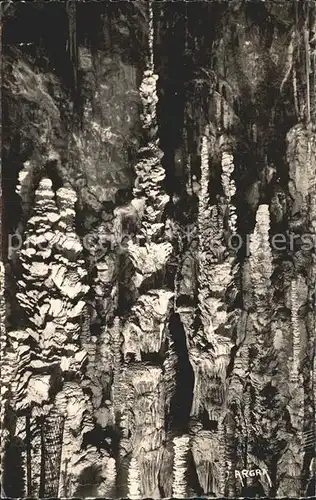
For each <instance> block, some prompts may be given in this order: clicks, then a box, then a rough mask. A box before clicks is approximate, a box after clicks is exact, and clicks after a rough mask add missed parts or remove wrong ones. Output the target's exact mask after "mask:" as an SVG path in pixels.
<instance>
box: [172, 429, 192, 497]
mask: <svg viewBox="0 0 316 500" xmlns="http://www.w3.org/2000/svg"><path fill="white" fill-rule="evenodd" d="M173 443H174V461H173V483H172V495H173V497H174V498H186V496H187V479H186V474H187V455H188V452H189V444H190V438H189V436H180V437H176V438H174V440H173Z"/></svg>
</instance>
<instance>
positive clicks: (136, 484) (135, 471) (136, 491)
mask: <svg viewBox="0 0 316 500" xmlns="http://www.w3.org/2000/svg"><path fill="white" fill-rule="evenodd" d="M127 481H128V497H129V498H131V500H139V499H140V498H142V496H141V494H140V480H139V465H138V463H137V459H136V458H134V457H132V459H131V461H130V464H129V467H128V480H127Z"/></svg>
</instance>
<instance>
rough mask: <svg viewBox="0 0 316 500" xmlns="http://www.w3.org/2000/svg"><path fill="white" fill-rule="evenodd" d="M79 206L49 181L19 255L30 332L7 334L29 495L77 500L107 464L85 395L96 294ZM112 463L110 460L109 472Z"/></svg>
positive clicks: (40, 191)
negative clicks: (83, 481)
mask: <svg viewBox="0 0 316 500" xmlns="http://www.w3.org/2000/svg"><path fill="white" fill-rule="evenodd" d="M76 199H77V198H76V195H75V193H74V191H73V190H72V189H70V188H60V189H59V190H58V191H57V192H56V202H55V194H54V192H53V189H52V182H51V180H50V179H48V178H43V179H42V180H41V181H40V184H39V187H38V189H37V191H36V193H35V205H34V210H33V215H32V216H31V218H30V219H29V220H28V223H27V227H26V232H25V239H24V241H23V245H22V248H21V249H20V251H19V252H18V256H19V260H20V263H21V267H22V272H21V279H20V280H19V281H18V286H19V293H18V294H17V299H18V302H19V304H20V306H21V307H22V308H23V309H24V310H25V313H26V317H27V321H28V324H29V325H30V326H29V327H28V328H26V329H25V330H23V331H10V332H9V333H8V337H7V340H6V345H7V353H6V356H5V359H6V366H8V367H9V366H10V367H12V368H13V374H12V377H11V391H12V397H11V399H10V405H11V407H12V408H13V409H14V411H15V412H16V413H17V415H18V418H20V419H21V418H22V419H23V418H24V420H25V419H26V418H28V420H27V421H26V423H25V426H26V432H24V435H23V442H24V443H25V446H26V447H29V449H30V452H29V456H28V460H31V461H32V467H31V469H30V464H29V463H28V465H27V467H26V468H27V470H31V472H30V473H29V481H28V482H27V484H26V486H27V490H26V491H25V493H27V494H32V495H44V494H46V495H57V494H59V495H62V496H64V495H65V496H67V495H68V494H70V495H72V494H74V493H75V492H76V488H77V487H78V484H79V483H80V481H79V478H80V475H81V474H82V472H83V471H84V470H85V469H87V468H88V467H90V466H92V465H93V464H94V463H95V462H96V461H98V460H102V454H100V452H99V451H97V449H96V448H95V447H93V446H90V447H89V446H88V447H87V446H86V445H85V444H84V434H85V433H87V432H89V431H91V430H92V429H93V427H94V420H93V412H92V405H91V402H90V400H89V397H88V396H87V395H86V394H84V392H83V391H82V388H81V383H82V379H83V378H84V365H85V362H86V359H87V353H86V351H85V350H84V349H82V347H81V342H80V340H81V323H82V313H83V311H84V307H85V300H86V299H85V296H86V294H87V292H88V290H89V286H88V284H87V272H86V269H85V264H84V260H83V258H82V250H83V248H82V245H81V243H80V240H79V238H78V236H77V234H76V232H75V231H74V224H75V221H74V219H75V211H74V204H75V202H76ZM69 378H70V379H73V382H71V383H70V382H67V379H68V380H69ZM32 428H34V429H35V430H36V432H35V433H33V431H32ZM15 432H18V428H17V430H16V431H15ZM19 438H21V436H19ZM51 454H52V456H51V458H50V455H51ZM105 459H108V455H107V454H106V455H104V457H103V464H104V466H105V465H106V463H107V460H105ZM51 462H52V463H53V466H52V467H51V466H49V465H47V464H49V463H51ZM45 464H46V466H45V467H46V468H45V473H44V475H43V472H42V470H43V467H44V465H45ZM58 470H60V472H59V473H58V472H57V471H58ZM50 475H51V476H52V477H53V476H54V478H53V479H52V477H51V476H50Z"/></svg>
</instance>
